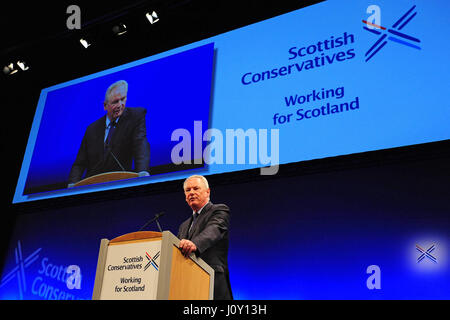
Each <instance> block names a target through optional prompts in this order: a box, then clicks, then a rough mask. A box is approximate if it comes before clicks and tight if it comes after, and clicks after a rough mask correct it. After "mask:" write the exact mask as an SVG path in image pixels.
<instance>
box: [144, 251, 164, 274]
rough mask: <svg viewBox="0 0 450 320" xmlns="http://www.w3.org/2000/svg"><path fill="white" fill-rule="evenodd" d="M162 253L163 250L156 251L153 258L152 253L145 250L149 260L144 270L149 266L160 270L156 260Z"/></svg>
mask: <svg viewBox="0 0 450 320" xmlns="http://www.w3.org/2000/svg"><path fill="white" fill-rule="evenodd" d="M160 253H161V251H158V253H156V254H155V255H154V256H153V258H152V257H151V256H150V254H149V253H148V252H147V251H146V252H145V257H146V258H147V260H148V262H147V264H146V265H145V267H144V271H146V270H147V268H148V267H150V266H153V268H155V269H156V271H158V270H159V266H158V264H157V263H156V260H157V259H158V258H159V254H160Z"/></svg>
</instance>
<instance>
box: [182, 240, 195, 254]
mask: <svg viewBox="0 0 450 320" xmlns="http://www.w3.org/2000/svg"><path fill="white" fill-rule="evenodd" d="M179 246H180V250H181V253H182V254H183V255H184V256H185V257H189V255H190V254H191V253H192V252H195V251H196V250H197V246H196V245H195V243H193V242H192V241H190V240H186V239H181V241H180V245H179Z"/></svg>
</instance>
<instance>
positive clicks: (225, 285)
mask: <svg viewBox="0 0 450 320" xmlns="http://www.w3.org/2000/svg"><path fill="white" fill-rule="evenodd" d="M191 222H192V217H190V218H189V219H187V220H186V221H184V222H183V223H182V224H181V225H180V228H179V231H178V238H179V239H188V240H191V241H192V242H193V243H194V244H195V246H196V247H197V251H196V252H195V254H196V255H197V256H198V257H200V258H202V259H203V260H204V261H205V262H206V263H207V264H209V265H210V266H211V267H212V268H213V269H214V271H215V276H214V278H215V280H214V299H216V300H222V299H233V295H232V292H231V285H230V279H229V273H228V229H229V224H230V209H229V208H228V207H227V206H226V205H224V204H212V203H211V202H209V203H207V204H206V205H205V207H204V208H203V210H202V211H201V213H200V215H199V216H198V218H197V221H196V222H195V224H194V226H193V227H192V230H191V232H190V233H189V227H190V225H191Z"/></svg>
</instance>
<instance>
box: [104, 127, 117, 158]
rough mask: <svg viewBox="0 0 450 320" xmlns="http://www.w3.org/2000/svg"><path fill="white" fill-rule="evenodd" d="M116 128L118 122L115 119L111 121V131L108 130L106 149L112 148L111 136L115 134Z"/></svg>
mask: <svg viewBox="0 0 450 320" xmlns="http://www.w3.org/2000/svg"><path fill="white" fill-rule="evenodd" d="M115 129H116V122H115V121H111V122H110V123H109V132H108V136H107V137H106V140H105V151H106V149H107V148H110V143H111V138H112V136H113V134H114V130H115Z"/></svg>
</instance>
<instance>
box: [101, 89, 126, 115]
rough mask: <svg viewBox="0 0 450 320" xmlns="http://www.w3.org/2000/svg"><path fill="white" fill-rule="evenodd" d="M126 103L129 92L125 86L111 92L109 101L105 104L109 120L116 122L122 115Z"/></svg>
mask: <svg viewBox="0 0 450 320" xmlns="http://www.w3.org/2000/svg"><path fill="white" fill-rule="evenodd" d="M126 102H127V92H126V90H125V87H124V86H119V87H116V88H114V89H113V90H112V91H111V93H110V95H109V99H108V101H105V103H104V109H105V110H106V112H107V115H108V118H109V120H116V119H117V118H118V117H120V116H121V115H122V113H123V111H124V110H125V103H126Z"/></svg>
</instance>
